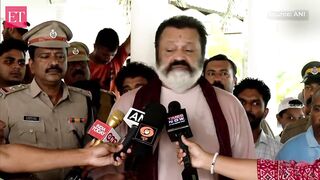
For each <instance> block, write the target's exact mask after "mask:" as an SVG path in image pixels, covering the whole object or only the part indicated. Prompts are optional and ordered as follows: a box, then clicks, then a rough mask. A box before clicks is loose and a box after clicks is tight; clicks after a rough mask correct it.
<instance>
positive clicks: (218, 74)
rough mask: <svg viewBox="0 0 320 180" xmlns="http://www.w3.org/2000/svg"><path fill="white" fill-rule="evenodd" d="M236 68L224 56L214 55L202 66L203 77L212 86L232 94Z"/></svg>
mask: <svg viewBox="0 0 320 180" xmlns="http://www.w3.org/2000/svg"><path fill="white" fill-rule="evenodd" d="M236 74H237V66H236V64H235V63H234V62H233V61H232V60H230V59H229V58H228V57H227V56H226V55H224V54H218V55H215V56H213V57H211V58H209V59H208V60H205V61H204V64H203V75H204V77H205V78H206V79H207V80H208V81H209V83H210V84H212V85H213V86H216V87H219V88H221V89H224V90H226V91H228V92H230V93H232V91H233V89H234V86H235V85H236V84H237V76H236Z"/></svg>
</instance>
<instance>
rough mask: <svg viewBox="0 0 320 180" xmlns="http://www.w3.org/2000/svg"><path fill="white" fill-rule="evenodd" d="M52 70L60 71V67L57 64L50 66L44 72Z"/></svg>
mask: <svg viewBox="0 0 320 180" xmlns="http://www.w3.org/2000/svg"><path fill="white" fill-rule="evenodd" d="M52 70H54V71H57V72H59V73H62V69H61V68H60V67H59V66H58V65H54V66H50V67H49V68H48V69H46V71H45V72H46V73H48V72H50V71H52Z"/></svg>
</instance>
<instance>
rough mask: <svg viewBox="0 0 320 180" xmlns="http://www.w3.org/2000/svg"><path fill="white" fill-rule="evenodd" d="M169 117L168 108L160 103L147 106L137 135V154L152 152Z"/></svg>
mask: <svg viewBox="0 0 320 180" xmlns="http://www.w3.org/2000/svg"><path fill="white" fill-rule="evenodd" d="M166 118H167V113H166V108H165V107H164V106H163V105H161V104H159V103H151V104H149V105H147V106H146V110H145V115H144V118H143V120H142V121H141V123H140V124H139V127H138V131H137V133H136V136H135V141H136V142H137V143H136V146H135V150H134V151H135V152H134V153H135V154H137V155H142V154H144V153H150V152H152V150H153V148H154V147H153V146H154V145H155V144H156V143H157V137H158V135H159V134H160V133H161V131H162V129H163V126H164V123H165V121H166Z"/></svg>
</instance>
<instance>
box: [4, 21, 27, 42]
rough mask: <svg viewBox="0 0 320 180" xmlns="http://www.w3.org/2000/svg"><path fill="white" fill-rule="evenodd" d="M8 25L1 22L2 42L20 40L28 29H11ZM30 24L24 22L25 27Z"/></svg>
mask: <svg viewBox="0 0 320 180" xmlns="http://www.w3.org/2000/svg"><path fill="white" fill-rule="evenodd" d="M9 25H10V23H9V22H6V21H3V22H2V27H3V30H2V37H3V40H8V39H11V38H13V39H18V40H22V36H23V35H24V34H25V33H26V32H28V29H26V28H13V27H9ZM29 26H30V23H29V22H26V27H29Z"/></svg>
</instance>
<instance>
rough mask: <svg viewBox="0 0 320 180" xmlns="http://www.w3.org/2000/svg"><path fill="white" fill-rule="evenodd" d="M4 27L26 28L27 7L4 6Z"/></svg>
mask: <svg viewBox="0 0 320 180" xmlns="http://www.w3.org/2000/svg"><path fill="white" fill-rule="evenodd" d="M4 25H5V27H6V28H26V27H27V6H6V7H5V24H4Z"/></svg>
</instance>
